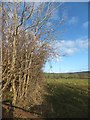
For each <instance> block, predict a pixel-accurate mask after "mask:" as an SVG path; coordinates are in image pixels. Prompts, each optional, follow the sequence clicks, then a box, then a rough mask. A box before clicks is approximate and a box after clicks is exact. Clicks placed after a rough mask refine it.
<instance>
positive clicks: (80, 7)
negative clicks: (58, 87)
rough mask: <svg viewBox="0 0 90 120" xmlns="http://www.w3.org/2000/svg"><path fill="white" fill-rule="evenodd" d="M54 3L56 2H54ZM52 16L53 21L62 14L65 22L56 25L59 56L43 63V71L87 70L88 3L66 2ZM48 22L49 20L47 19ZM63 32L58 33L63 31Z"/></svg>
mask: <svg viewBox="0 0 90 120" xmlns="http://www.w3.org/2000/svg"><path fill="white" fill-rule="evenodd" d="M55 4H56V3H55ZM63 6H65V9H62V10H63V11H62V12H61V8H58V9H57V10H56V11H55V12H54V13H53V16H52V21H53V22H55V21H57V20H59V19H60V16H63V18H64V19H65V22H64V24H63V25H58V27H56V32H57V34H56V35H55V37H56V40H57V45H56V46H57V48H58V52H59V53H60V54H62V53H63V54H65V56H60V57H59V58H58V60H57V59H52V60H51V61H49V62H47V63H46V64H45V68H44V71H45V72H55V73H59V72H75V71H83V70H88V3H87V2H80V3H79V2H67V3H64V5H63ZM49 22H50V21H49ZM63 30H64V32H63V34H60V33H61V31H63Z"/></svg>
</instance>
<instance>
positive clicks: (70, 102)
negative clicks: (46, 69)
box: [3, 73, 90, 118]
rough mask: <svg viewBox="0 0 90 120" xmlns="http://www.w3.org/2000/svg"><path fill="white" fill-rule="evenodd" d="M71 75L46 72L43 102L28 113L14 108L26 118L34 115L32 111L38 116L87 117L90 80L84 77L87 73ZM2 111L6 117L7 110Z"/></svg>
mask: <svg viewBox="0 0 90 120" xmlns="http://www.w3.org/2000/svg"><path fill="white" fill-rule="evenodd" d="M80 74H81V73H80ZM73 75H74V76H76V78H75V77H74V76H73ZM73 75H72V77H71V76H70V75H69V76H68V74H63V75H62V77H61V76H60V74H46V76H45V81H44V82H45V84H44V85H45V91H44V92H45V93H44V96H43V103H41V104H40V105H35V106H33V108H30V111H29V112H30V113H29V112H25V111H22V110H20V109H16V111H17V113H18V114H20V115H21V116H22V117H23V116H24V117H26V118H27V117H28V116H29V117H30V118H31V117H32V116H34V117H35V114H34V113H36V115H40V118H42V117H45V118H87V117H88V99H89V98H90V97H89V95H88V93H89V90H88V88H89V83H90V81H89V79H85V78H86V77H87V75H84V76H85V78H83V79H81V76H80V78H77V74H73ZM10 98H11V96H9V98H7V99H10ZM10 100H11V99H10ZM10 100H9V101H10ZM4 108H5V109H6V106H4ZM31 111H33V113H32V112H31ZM3 113H5V115H4V116H5V117H6V113H7V112H5V110H4V112H3ZM8 113H9V112H8ZM10 114H11V113H10ZM20 115H19V117H20ZM8 116H9V114H8Z"/></svg>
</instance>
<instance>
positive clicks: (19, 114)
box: [2, 105, 41, 118]
mask: <svg viewBox="0 0 90 120" xmlns="http://www.w3.org/2000/svg"><path fill="white" fill-rule="evenodd" d="M2 116H3V118H14V117H15V118H41V116H40V115H37V114H34V113H30V112H28V111H24V110H22V109H19V108H14V111H13V108H12V107H10V106H8V105H2Z"/></svg>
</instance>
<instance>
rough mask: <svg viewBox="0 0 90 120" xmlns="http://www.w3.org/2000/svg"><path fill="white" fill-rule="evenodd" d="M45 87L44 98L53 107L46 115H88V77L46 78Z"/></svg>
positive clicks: (73, 116)
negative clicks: (46, 93) (45, 93)
mask: <svg viewBox="0 0 90 120" xmlns="http://www.w3.org/2000/svg"><path fill="white" fill-rule="evenodd" d="M46 88H47V92H48V95H46V97H45V99H46V101H47V103H49V104H50V105H52V108H53V110H51V111H49V112H48V114H47V115H46V116H47V117H59V118H82V117H85V118H86V117H88V79H76V78H74V79H65V78H59V79H46Z"/></svg>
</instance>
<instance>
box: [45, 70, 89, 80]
mask: <svg viewBox="0 0 90 120" xmlns="http://www.w3.org/2000/svg"><path fill="white" fill-rule="evenodd" d="M44 74H45V77H46V78H50V79H59V78H80V79H89V78H90V71H82V72H73V73H44Z"/></svg>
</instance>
